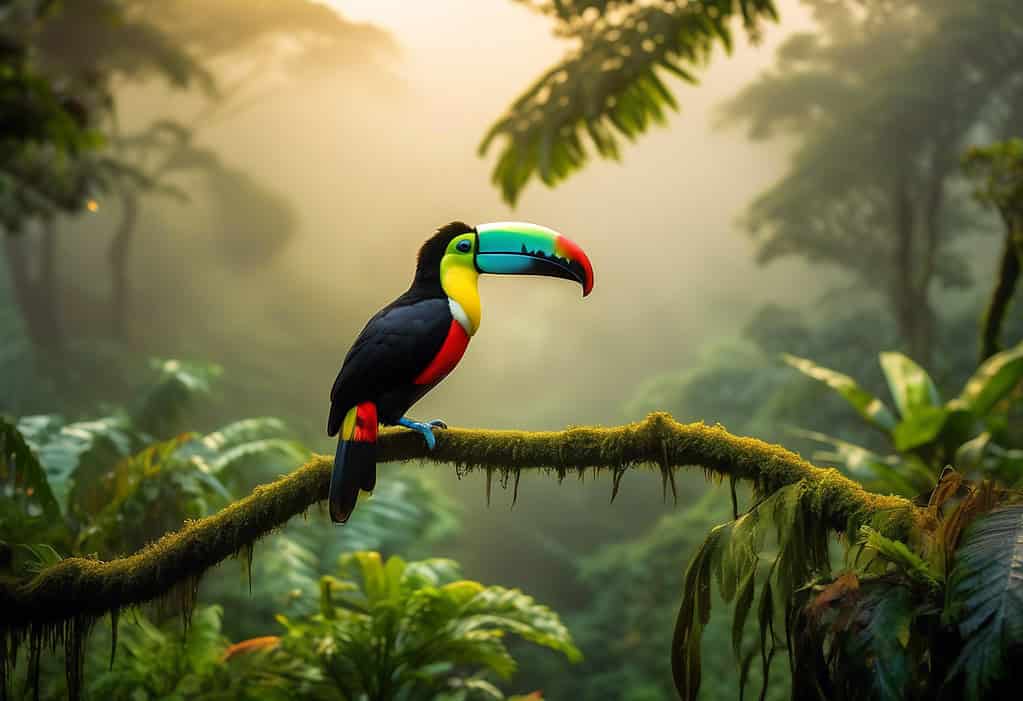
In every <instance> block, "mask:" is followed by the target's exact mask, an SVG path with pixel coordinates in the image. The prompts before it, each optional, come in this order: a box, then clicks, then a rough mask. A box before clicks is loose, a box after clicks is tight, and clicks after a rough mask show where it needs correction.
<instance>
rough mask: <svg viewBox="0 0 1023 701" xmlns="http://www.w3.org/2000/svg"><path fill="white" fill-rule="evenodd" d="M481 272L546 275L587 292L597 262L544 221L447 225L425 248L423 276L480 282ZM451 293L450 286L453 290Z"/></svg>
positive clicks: (421, 263) (444, 280)
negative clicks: (592, 260) (477, 278)
mask: <svg viewBox="0 0 1023 701" xmlns="http://www.w3.org/2000/svg"><path fill="white" fill-rule="evenodd" d="M479 273H493V274H498V275H545V276H548V277H560V278H565V279H567V280H574V281H576V282H578V283H579V284H580V285H581V286H582V288H583V296H584V297H585V296H586V295H588V294H589V293H590V290H592V289H593V266H592V265H590V259H589V258H587V257H586V254H585V253H584V252H583V250H582V248H580V247H579V246H578V245H577V244H575V243H573V242H572V241H570V240H569V239H567V238H565V237H564V236H562V235H561V234H559V233H558V232H556V231H554V230H552V229H548V228H547V227H544V226H539V225H538V224H528V223H525V222H495V223H492V224H480V225H479V226H476V227H471V226H469V225H468V224H463V223H462V222H452V223H451V224H448V225H447V226H444V227H441V228H440V229H439V230H438V231H437V233H436V234H434V235H433V236H432V237H431V238H430V239H429V240H427V242H426V243H424V244H423V247H422V248H421V249H420V251H419V264H418V271H417V277H420V276H422V277H431V278H432V277H434V276H437V277H439V281H440V282H441V284H442V285H443V286H444V287H445V289H446V288H447V287H448V286H449V284H450V283H449V282H448V281H449V280H452V281H460V282H459V283H458V284H462V283H464V282H468V281H469V279H470V278H471V280H472V282H473V283H475V279H476V276H477V275H478V274H479ZM448 294H449V295H450V294H451V292H450V290H449V291H448Z"/></svg>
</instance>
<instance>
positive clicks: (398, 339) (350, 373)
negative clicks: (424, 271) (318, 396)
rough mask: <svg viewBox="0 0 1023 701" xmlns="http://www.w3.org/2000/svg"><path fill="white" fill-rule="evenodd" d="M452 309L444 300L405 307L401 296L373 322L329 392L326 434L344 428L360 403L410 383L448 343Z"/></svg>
mask: <svg viewBox="0 0 1023 701" xmlns="http://www.w3.org/2000/svg"><path fill="white" fill-rule="evenodd" d="M450 327H451V310H450V307H449V306H448V301H447V300H446V299H443V298H440V299H438V298H430V299H420V300H418V301H410V302H408V303H403V301H402V300H401V298H399V299H398V300H396V301H395V302H394V303H392V304H390V305H388V306H387V307H384V308H383V309H381V310H380V311H379V312H377V314H376V316H374V317H373V318H372V319H370V320H369V322H368V323H367V324H366V328H364V329H363V330H362V333H361V334H359V337H358V338H357V339H356V340H355V343H354V345H352V348H351V350H349V351H348V355H346V356H345V361H344V363H343V364H342V365H341V372H339V373H338V375H337V379H336V380H334V387H333V389H331V391H330V417H329V418H328V419H327V435H329V436H333V435H334V434H335V433H337V432H338V430H339V429H340V428H341V422H342V421H343V420H344V417H345V413H346V412H347V411H348V409H350V408H351V407H353V406H355V405H356V404H358V403H359V402H363V401H372V400H375V399H376V397H377V396H378V395H379V394H381V393H383V392H386V391H388V390H391V389H396V388H398V387H401V386H403V385H408V384H412V381H413V380H414V379H415V378H416V376H417V375H419V373H421V372H422V371H423V370H425V369H426V367H427V366H428V365H429V364H430V362H431V361H432V360H433V359H434V357H435V356H436V355H437V353H438V352H439V351H440V349H441V346H443V345H444V339H445V338H447V334H448V330H449V329H450Z"/></svg>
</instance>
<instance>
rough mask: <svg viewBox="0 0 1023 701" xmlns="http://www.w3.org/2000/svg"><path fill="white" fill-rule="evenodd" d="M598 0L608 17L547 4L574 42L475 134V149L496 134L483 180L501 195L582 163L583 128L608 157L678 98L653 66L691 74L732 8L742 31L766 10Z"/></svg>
mask: <svg viewBox="0 0 1023 701" xmlns="http://www.w3.org/2000/svg"><path fill="white" fill-rule="evenodd" d="M604 4H605V6H607V5H613V6H614V8H615V13H616V16H615V18H614V21H603V20H600V19H592V18H589V14H590V13H589V10H590V9H597V7H596V6H595V5H594V4H593V3H589V2H587V3H585V6H586V11H584V13H583V14H582V15H578V13H576V12H575V11H574V10H573V11H567V10H565V6H564V4H563V3H560V2H558V3H555V5H557V6H558V7H559V8H560V9H559V10H557V11H554V10H552V11H551V13H552V14H554V15H556V16H558V17H559V18H561V20H562V22H563V23H564V24H563V25H562V30H563V31H564V32H565V34H566V35H568V36H570V37H571V38H572V39H573V40H575V41H577V43H578V48H577V49H575V50H573V51H571V52H570V53H569V54H568V55H567V57H566V58H565V59H564V60H562V61H561V62H560V63H558V64H557V65H555V66H554V67H552V68H551V69H549V70H548V71H546V72H545V73H544V74H543V75H542V76H540V78H539V79H538V80H536V81H535V82H534V83H533V84H532V85H531V86H529V87H528V88H527V89H526V91H525V92H524V93H522V94H521V95H520V96H519V97H518V98H517V99H516V100H515V101H514V102H513V103H512V105H511V106H510V107H509V108H508V110H507V111H506V112H505V114H504V115H502V117H501V118H500V119H499V120H498V121H497V122H496V123H495V124H494V125H493V126H492V127H491V128H490V130H489V131H488V132H487V134H486V135H485V136H484V138H483V140H482V143H481V144H480V147H479V153H480V155H484V154H485V153H486V152H487V150H488V149H489V148H490V146H491V145H492V144H493V143H495V142H496V141H500V142H502V145H501V151H500V153H499V155H498V157H497V164H496V165H495V166H494V170H493V172H492V175H491V181H492V182H493V183H494V184H495V185H497V186H498V187H499V188H500V189H501V194H502V196H503V197H504V199H505V200H506V201H507V202H508V203H509V204H514V203H515V201H516V200H517V199H518V197H519V195H520V194H521V192H522V189H523V188H524V187H525V185H526V184H527V183H528V182H529V180H530V179H532V178H533V177H534V176H538V177H539V178H540V179H541V180H542V181H543V182H544V183H545V184H547V185H548V186H553V185H556V184H558V183H560V182H561V181H562V180H564V179H565V178H567V177H568V176H569V175H571V174H572V173H574V172H576V171H578V170H579V169H581V168H582V167H583V166H584V165H585V164H586V162H587V161H588V156H589V154H588V153H587V151H586V150H585V149H584V148H583V146H582V138H581V135H582V134H583V133H586V134H588V135H589V136H590V138H591V140H592V145H593V148H594V150H595V151H596V153H597V154H598V155H600V156H601V157H604V158H617V157H618V156H619V149H618V143H617V140H618V137H619V136H621V137H624V138H626V139H628V140H630V141H631V140H634V139H635V138H636V137H637V136H639V135H640V134H643V133H644V132H646V130H647V129H648V128H649V127H650V125H651V124H663V123H664V121H665V114H666V112H667V111H668V110H673V109H676V108H677V102H676V100H675V97H674V96H673V95H672V93H671V92H670V91H669V89H668V88H667V87H666V86H665V85H664V84H663V82H662V81H661V79H660V77H659V75H658V73H659V71H661V70H665V71H669V72H671V73H674V74H675V75H677V76H679V77H681V78H682V79H683V80H690V81H692V80H693V69H698V68H700V67H702V66H703V65H704V64H705V62H706V60H707V58H708V57H709V56H710V54H711V53H712V52H713V50H714V49H715V48H716V47H719V46H723V47H725V48H726V49H727V48H728V46H729V45H730V43H731V41H732V33H731V29H730V27H731V24H732V22H733V21H734V20H735V19H736V18H737V17H738V16H739V14H740V13H741V14H742V15H743V17H744V19H745V20H746V22H745V27H746V28H747V29H748V30H750V31H751V32H753V31H754V30H755V26H756V23H757V21H758V20H761V19H774V18H775V7H774V0H741V1H740V2H727V3H715V4H714V6H713V7H707V6H701V5H691V6H690V7H689V8H686V9H684V10H683V9H681V8H680V7H677V6H675V4H674V3H632V2H630V3H618V2H615V3H604ZM576 9H582V8H581V7H579V8H576ZM577 15H578V16H577ZM569 18H571V19H569Z"/></svg>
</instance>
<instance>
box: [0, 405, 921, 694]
mask: <svg viewBox="0 0 1023 701" xmlns="http://www.w3.org/2000/svg"><path fill="white" fill-rule="evenodd" d="M378 458H379V460H380V461H381V462H404V461H411V460H427V461H429V462H433V463H441V464H450V465H453V466H454V467H455V470H456V471H457V472H458V474H460V475H461V474H466V473H468V472H471V471H473V470H480V469H482V470H485V471H486V473H487V497H488V499H489V494H490V489H491V486H492V477H493V473H494V472H495V471H496V472H497V473H498V475H499V479H500V482H501V484H502V486H504V487H507V486H508V483H509V482H510V481H512V478H514V487H513V489H514V490H515V494H514V495H513V500H514V498H515V497H517V494H518V476H519V472H520V470H524V469H539V470H543V471H545V472H548V473H553V474H556V475H557V476H558V478H559V479H564V478H565V477H566V476H567V475H568V474H569V473H575V474H576V475H577V476H580V477H581V476H582V474H583V472H584V471H585V470H587V469H592V470H593V471H594V472H595V473H596V472H598V471H609V472H610V473H611V496H612V499H613V498H614V496H615V495H616V494H617V492H618V489H619V487H620V483H621V476H622V474H623V473H624V472H625V471H626V470H627V469H630V468H633V467H636V466H639V465H651V466H653V467H655V469H657V470H659V471H660V473H661V476H662V479H663V480H664V485H665V493H666V492H667V490H668V488H670V489H671V491H672V493H673V495H674V494H676V489H675V482H674V473H675V471H676V470H677V469H679V468H682V467H687V466H691V467H697V468H702V469H703V470H704V471H705V472H706V473H707V475H708V476H710V477H712V478H717V479H724V478H729V479H733V480H745V481H748V482H751V483H752V484H753V486H754V488H755V490H756V491H757V493H758V494H760V495H768V494H772V493H774V492H776V491H777V490H778V489H780V488H782V487H784V486H786V485H790V484H795V483H797V482H800V481H805V483H807V484H810V485H813V487H812V490H813V498H812V501H813V504H814V507H813V508H814V515H815V517H818V518H820V519H821V521H822V524H821V525H822V526H823V527H825V528H827V529H830V530H833V531H840V532H841V531H847V530H848V529H849V528H851V525H850V524H854V525H855V528H857V529H858V528H859V526H860V525H862V524H863V523H868V522H870V523H871V524H872V525H874V527H875V528H877V527H878V526H877V524H876V523H875V521H876V520H877V518H878V515H880V514H885V516H884V518H883V520H885V521H886V522H887V527H886V528H879V530H881V531H882V532H884V533H885V534H886V535H889V536H890V537H905V536H906V535H907V534H908V533H909V532H910V530H911V528H912V527H913V526H914V525H918V524H919V523H921V521H920V519H921V518H922V517H921V515H920V511H921V510H919V509H914V508H913V506H912V505H911V504H910V502H908V501H906V500H905V499H902V498H899V497H894V496H881V495H876V494H871V493H869V492H867V491H865V490H864V489H863V488H862V487H861V486H860V485H859V484H857V483H856V482H853V481H852V480H849V479H847V478H845V477H843V476H841V475H840V474H839V473H838V472H837V471H836V470H832V469H828V470H825V469H821V468H818V467H815V466H814V465H812V464H810V463H809V462H807V461H805V460H803V459H802V458H801V457H800V456H799V455H796V454H795V453H792V452H790V451H788V450H785V449H784V448H781V447H780V446H776V445H771V444H769V443H765V442H763V441H759V440H756V439H753V438H741V437H738V436H734V435H732V434H730V433H728V432H727V431H726V430H725V429H724V428H723V427H722V426H707V425H705V424H703V423H694V424H685V425H683V424H680V423H678V422H676V421H675V420H674V419H672V418H671V416H669V415H668V414H663V413H658V414H651V415H650V416H649V417H647V418H646V419H645V420H644V421H640V422H637V423H632V424H627V425H624V426H617V427H610V428H605V427H575V428H570V429H567V430H565V431H554V432H525V431H491V430H468V429H456V428H453V429H448V430H444V431H439V432H438V438H437V447H436V449H435V450H434V451H432V452H430V451H428V450H427V449H426V446H425V445H424V443H423V440H422V438H421V436H419V434H418V433H414V432H411V431H406V430H402V429H388V430H384V431H381V433H380V442H379V450H378ZM331 467H332V460H331V458H330V457H328V456H313V458H312V459H311V460H310V461H309V462H307V463H306V464H305V465H303V466H301V467H299V468H298V469H296V470H295V471H294V472H292V473H291V474H289V475H287V476H285V477H282V478H281V479H279V480H277V481H275V482H273V483H271V484H267V485H263V486H260V487H257V488H256V489H254V490H253V492H252V493H251V494H250V495H249V496H247V497H245V498H244V499H241V500H239V501H237V502H234V503H232V504H231V505H229V506H227V507H226V508H224V509H223V510H221V511H220V512H218V513H216V514H214V515H212V516H209V517H207V518H204V519H201V520H198V521H191V522H189V523H186V524H185V526H184V527H183V528H182V529H181V530H179V531H177V532H176V533H170V534H168V535H166V536H164V537H163V538H161V539H160V540H158V541H156V542H155V543H152V544H151V545H149V546H147V547H146V548H144V549H142V550H140V551H139V552H137V553H135V554H133V555H130V556H128V557H124V558H120V559H117V560H112V561H109V562H100V561H96V560H89V559H84V558H70V559H67V560H64V561H62V562H60V563H58V564H56V565H54V566H52V567H50V568H47V569H46V570H45V571H43V572H41V573H40V574H39V575H37V576H35V577H34V578H32V579H31V580H28V581H18V582H12V581H0V612H2V615H0V694H3V693H4V690H5V689H6V688H7V683H6V682H7V678H8V676H9V674H10V671H11V670H12V669H13V667H14V661H15V655H16V653H17V651H18V648H19V647H21V646H22V645H23V644H24V643H25V642H26V641H27V642H28V645H29V654H30V657H32V656H33V655H35V656H36V657H35V658H34V659H38V657H37V655H38V652H39V651H40V650H41V649H42V647H44V646H45V647H54V646H56V645H57V644H58V643H60V644H63V645H64V647H65V651H66V653H67V663H68V680H69V683H72V682H73V684H72V686H71V688H72V689H73V691H72V693H75V691H76V690H77V688H78V687H77V685H78V681H79V680H80V669H81V660H80V651H81V648H82V645H83V641H84V637H85V635H86V634H87V632H88V629H89V627H90V626H91V625H92V623H93V622H95V621H96V620H98V618H99V617H101V616H103V615H105V614H107V613H110V614H112V615H115V616H116V612H117V611H119V610H121V609H123V608H126V607H130V606H135V605H138V604H142V603H144V602H149V601H154V600H160V601H163V602H164V603H165V604H167V605H170V606H173V607H175V608H176V610H177V611H179V612H180V613H181V615H182V616H183V619H184V620H185V622H186V624H187V620H188V616H189V614H190V612H191V609H192V606H193V604H194V602H195V591H196V586H197V584H198V581H199V578H200V577H201V576H202V575H203V573H204V572H206V571H207V570H208V569H209V568H211V567H213V566H214V565H216V564H218V563H219V562H221V561H223V560H225V559H227V558H228V557H231V556H235V555H238V554H241V556H242V559H243V560H244V561H250V560H251V547H252V544H253V543H254V542H255V541H256V540H258V539H259V538H261V537H262V536H264V535H266V534H268V533H269V532H271V531H272V530H273V529H275V528H278V527H280V526H282V525H283V524H284V523H286V522H287V521H288V520H289V519H290V518H292V517H293V516H295V515H296V514H301V513H304V512H305V511H306V510H307V509H308V508H309V507H310V506H312V505H313V504H317V503H318V502H321V501H323V500H324V499H326V497H327V489H328V485H329V480H330V470H331ZM246 566H248V565H246ZM30 666H31V665H30Z"/></svg>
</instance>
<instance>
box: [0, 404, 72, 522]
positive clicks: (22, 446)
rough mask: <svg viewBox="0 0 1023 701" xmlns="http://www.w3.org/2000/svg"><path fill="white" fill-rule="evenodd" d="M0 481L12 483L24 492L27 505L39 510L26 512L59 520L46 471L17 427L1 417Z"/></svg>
mask: <svg viewBox="0 0 1023 701" xmlns="http://www.w3.org/2000/svg"><path fill="white" fill-rule="evenodd" d="M0 481H2V482H7V483H9V484H12V485H13V486H14V488H15V490H16V492H18V493H20V494H23V495H24V498H25V500H26V504H27V506H29V507H31V508H35V509H38V513H36V514H31V513H30V514H29V515H40V516H43V517H45V518H46V519H47V520H50V521H60V520H61V519H62V516H61V511H60V505H59V504H58V503H57V499H56V498H55V497H54V496H53V492H52V491H51V490H50V483H49V480H48V479H47V477H46V470H45V469H44V468H43V466H42V464H41V463H40V462H39V459H38V458H37V457H36V456H35V453H33V452H32V449H31V448H30V447H29V445H28V443H27V442H26V441H25V439H24V437H23V436H22V435H21V433H20V432H19V431H18V429H17V427H16V426H15V425H14V424H13V423H11V422H10V421H8V420H7V419H4V418H0Z"/></svg>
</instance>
